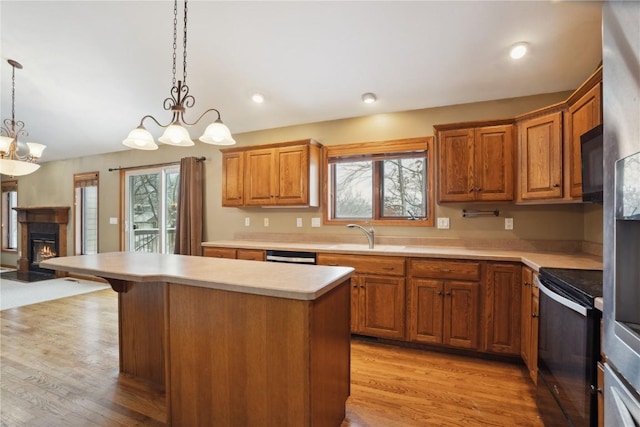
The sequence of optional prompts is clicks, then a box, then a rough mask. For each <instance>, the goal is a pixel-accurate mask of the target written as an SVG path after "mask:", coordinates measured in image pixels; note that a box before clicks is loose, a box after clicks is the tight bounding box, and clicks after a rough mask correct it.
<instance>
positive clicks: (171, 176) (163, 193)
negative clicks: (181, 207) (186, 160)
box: [125, 165, 180, 253]
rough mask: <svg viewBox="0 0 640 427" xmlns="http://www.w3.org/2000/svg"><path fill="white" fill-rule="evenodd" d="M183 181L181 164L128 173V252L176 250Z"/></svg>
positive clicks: (126, 229)
mask: <svg viewBox="0 0 640 427" xmlns="http://www.w3.org/2000/svg"><path fill="white" fill-rule="evenodd" d="M179 182H180V169H179V167H178V166H177V165H176V166H171V167H166V168H158V169H144V170H135V171H130V172H127V173H126V188H125V193H126V196H125V200H126V206H125V215H126V218H125V236H126V239H125V240H126V248H125V249H126V250H127V251H131V252H158V253H173V250H174V246H175V233H176V218H177V206H178V188H179V186H178V184H179Z"/></svg>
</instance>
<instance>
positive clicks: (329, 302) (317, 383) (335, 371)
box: [311, 279, 351, 426]
mask: <svg viewBox="0 0 640 427" xmlns="http://www.w3.org/2000/svg"><path fill="white" fill-rule="evenodd" d="M350 282H351V281H350V279H346V280H345V281H344V282H343V283H342V284H340V285H339V286H338V287H336V288H335V289H333V290H332V291H331V292H329V293H327V294H325V295H323V296H322V297H320V298H319V299H318V300H315V301H313V305H312V310H311V419H312V420H313V422H312V425H313V426H339V425H340V424H341V423H342V421H343V420H344V417H345V404H346V400H347V398H348V397H349V394H350V385H351V380H350V377H351V328H350V325H351V321H350V313H351V302H350V299H351V285H350Z"/></svg>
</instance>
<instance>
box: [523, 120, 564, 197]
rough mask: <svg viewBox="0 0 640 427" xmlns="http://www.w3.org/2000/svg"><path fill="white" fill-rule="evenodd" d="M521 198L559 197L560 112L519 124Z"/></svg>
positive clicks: (560, 175)
mask: <svg viewBox="0 0 640 427" xmlns="http://www.w3.org/2000/svg"><path fill="white" fill-rule="evenodd" d="M518 128H519V140H520V144H519V149H520V156H519V157H520V191H519V193H520V194H519V195H520V198H521V199H522V200H536V199H554V198H561V197H562V132H561V130H562V112H560V111H559V112H556V113H551V114H548V115H545V116H542V117H536V118H534V119H529V120H525V121H522V122H521V123H520V124H519V125H518Z"/></svg>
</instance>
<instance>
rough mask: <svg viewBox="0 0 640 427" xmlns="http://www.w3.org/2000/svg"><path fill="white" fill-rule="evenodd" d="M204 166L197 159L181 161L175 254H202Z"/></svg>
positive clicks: (188, 158)
mask: <svg viewBox="0 0 640 427" xmlns="http://www.w3.org/2000/svg"><path fill="white" fill-rule="evenodd" d="M203 192H204V164H203V162H202V161H199V160H198V159H196V158H195V157H185V158H184V159H182V160H180V192H179V193H178V217H177V219H176V246H175V251H174V253H176V254H181V255H201V254H202V246H201V245H202V231H203V226H202V217H203V214H204V210H203V201H202V200H203V198H204V196H203Z"/></svg>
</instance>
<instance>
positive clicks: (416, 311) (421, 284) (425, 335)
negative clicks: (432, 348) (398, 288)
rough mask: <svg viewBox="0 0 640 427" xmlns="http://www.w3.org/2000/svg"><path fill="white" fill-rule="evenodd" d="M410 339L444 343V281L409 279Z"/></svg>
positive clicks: (429, 342)
mask: <svg viewBox="0 0 640 427" xmlns="http://www.w3.org/2000/svg"><path fill="white" fill-rule="evenodd" d="M408 292H409V297H408V298H407V301H408V308H407V309H408V322H409V327H408V333H409V340H410V341H416V342H422V343H428V344H441V343H442V314H443V312H442V309H443V299H444V292H443V282H442V281H441V280H428V279H411V280H409V289H408Z"/></svg>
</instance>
